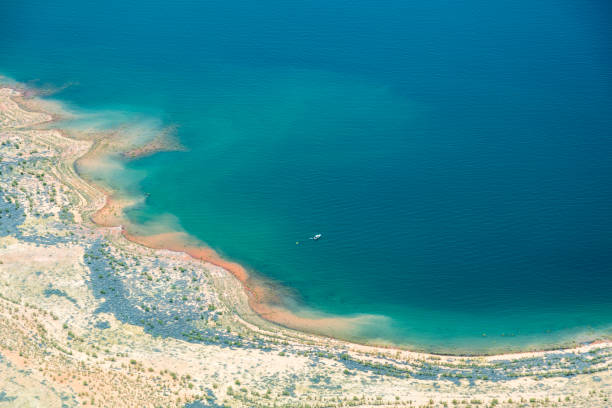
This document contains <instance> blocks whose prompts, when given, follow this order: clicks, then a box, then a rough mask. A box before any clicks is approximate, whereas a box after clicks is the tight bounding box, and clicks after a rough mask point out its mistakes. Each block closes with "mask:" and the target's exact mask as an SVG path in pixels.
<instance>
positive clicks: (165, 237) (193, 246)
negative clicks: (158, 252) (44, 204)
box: [92, 192, 367, 335]
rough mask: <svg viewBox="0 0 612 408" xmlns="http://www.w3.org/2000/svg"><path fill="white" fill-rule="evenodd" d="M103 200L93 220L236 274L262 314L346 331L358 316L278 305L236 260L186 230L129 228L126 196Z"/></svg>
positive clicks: (310, 327) (323, 330)
mask: <svg viewBox="0 0 612 408" xmlns="http://www.w3.org/2000/svg"><path fill="white" fill-rule="evenodd" d="M106 197H107V199H106V204H105V205H104V207H102V208H101V209H100V210H99V211H98V212H96V213H95V214H94V215H93V216H92V220H93V221H94V222H95V223H96V224H98V225H100V226H105V227H117V226H121V233H122V235H123V236H124V237H125V238H126V239H128V240H130V241H132V242H135V243H137V244H140V245H143V246H146V247H148V248H152V249H167V250H170V251H174V252H183V253H186V254H188V255H189V256H191V257H192V258H194V259H197V260H200V261H202V262H206V263H210V264H213V265H216V266H218V267H220V268H223V269H225V270H226V271H228V272H230V273H231V274H232V275H233V276H235V277H236V278H237V279H238V280H239V281H240V282H241V283H242V286H243V288H244V290H245V291H246V293H247V295H248V300H249V302H248V303H249V307H250V308H251V309H252V310H253V311H254V312H255V313H257V314H258V315H259V316H261V317H262V318H264V319H266V320H268V321H270V322H273V323H276V324H279V325H282V326H285V327H288V328H292V329H298V330H306V331H309V332H314V333H318V334H325V335H329V334H330V333H347V332H348V331H349V330H350V329H351V328H353V327H354V326H355V325H357V324H358V323H359V321H360V320H361V319H364V318H367V317H365V316H362V317H354V318H345V317H342V318H340V317H322V316H316V317H314V316H313V317H305V316H298V315H296V314H295V313H293V312H292V311H290V310H288V309H286V308H285V307H283V306H282V305H281V299H280V298H279V296H278V295H277V294H276V293H275V292H273V291H272V290H271V287H270V285H266V284H265V282H264V281H263V280H261V279H258V278H255V277H253V276H252V275H251V274H249V273H248V271H247V270H246V269H245V268H244V267H243V266H242V265H240V264H239V263H236V262H232V261H229V260H226V259H223V258H222V257H221V256H220V255H219V254H218V253H217V252H216V251H215V250H214V249H212V248H210V247H207V246H206V245H205V244H203V243H199V242H195V241H196V240H195V239H194V238H193V237H191V236H189V235H188V234H187V233H185V232H181V231H174V232H162V233H156V234H149V235H144V234H137V233H133V232H130V229H133V228H136V229H137V227H131V226H130V224H129V222H128V221H127V220H126V219H125V218H124V217H123V216H122V213H123V210H124V209H125V208H126V207H127V206H129V205H130V203H131V201H130V200H129V199H120V198H119V199H117V198H114V197H113V196H112V195H111V194H109V193H108V192H107V196H106Z"/></svg>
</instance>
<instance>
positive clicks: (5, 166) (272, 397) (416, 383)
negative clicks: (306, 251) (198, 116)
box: [0, 80, 612, 407]
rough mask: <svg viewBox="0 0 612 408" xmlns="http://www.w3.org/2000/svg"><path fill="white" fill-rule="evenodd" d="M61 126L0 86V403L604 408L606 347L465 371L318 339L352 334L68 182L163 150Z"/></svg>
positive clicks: (37, 105) (158, 142) (90, 188)
mask: <svg viewBox="0 0 612 408" xmlns="http://www.w3.org/2000/svg"><path fill="white" fill-rule="evenodd" d="M61 115H62V108H61V106H58V105H55V104H54V103H53V102H52V101H48V100H42V99H39V98H38V97H37V96H35V95H34V92H30V91H28V90H26V88H25V87H24V86H22V85H20V84H11V85H10V86H9V85H2V81H1V80H0V158H1V161H0V171H1V174H0V188H1V190H0V215H1V217H2V218H1V219H0V221H1V223H0V407H1V406H24V407H27V406H49V407H55V406H70V407H72V406H83V405H93V406H107V407H118V406H126V407H132V406H147V407H149V406H150V407H157V406H164V407H165V406H177V407H182V406H185V405H186V404H193V403H195V402H199V403H201V404H202V405H193V406H212V407H216V406H230V407H241V406H245V407H256V406H257V407H259V406H261V407H264V406H277V407H281V406H283V407H285V406H286V407H306V406H310V407H340V406H361V407H368V406H413V407H417V406H428V407H434V406H436V407H442V406H445V407H448V406H461V407H467V406H471V407H478V406H481V407H484V406H487V407H493V406H502V407H523V406H530V407H532V406H533V407H537V406H542V407H544V406H557V407H578V406H584V407H608V406H610V402H609V398H610V391H611V390H612V375H611V371H610V364H611V363H612V344H611V343H610V342H608V341H607V340H599V341H594V342H593V341H592V340H593V339H591V338H588V339H585V340H589V342H588V343H586V342H585V343H580V341H582V339H576V344H575V345H573V346H572V347H570V348H566V349H557V350H549V351H529V352H523V353H513V354H503V355H493V356H472V357H471V356H440V355H432V354H426V353H418V352H413V351H410V350H406V349H398V348H393V347H374V346H367V345H359V344H354V343H350V342H346V341H341V340H337V339H333V338H329V337H323V336H319V335H317V334H316V333H317V332H318V331H319V330H320V328H321V327H325V328H326V330H324V331H325V332H326V333H329V328H334V330H338V331H339V332H343V331H350V330H351V326H352V324H354V322H353V321H352V319H351V318H348V319H345V318H335V317H327V316H298V315H296V314H294V313H291V312H290V311H288V310H286V309H285V308H283V307H282V306H281V305H280V303H279V302H278V299H276V298H275V294H274V293H273V292H271V291H269V290H268V288H267V287H266V285H265V284H262V283H261V282H259V281H258V278H257V277H252V276H250V275H249V273H248V272H247V271H246V270H245V269H244V268H243V267H242V266H240V265H238V264H236V263H234V262H230V261H227V260H224V259H222V258H221V257H220V256H219V255H218V254H216V253H215V252H214V251H213V250H212V249H210V248H207V247H206V246H204V245H200V244H199V243H195V244H193V245H192V244H191V243H192V242H194V240H193V238H191V237H189V236H187V235H186V234H185V233H183V232H180V231H178V232H175V231H167V230H163V228H162V230H160V231H157V233H151V234H142V235H141V234H138V233H136V232H134V231H137V230H138V226H131V225H128V224H127V220H126V219H125V217H123V216H122V211H123V209H125V208H126V206H129V205H131V204H132V203H133V202H134V201H133V200H138V198H137V197H136V198H134V197H121V196H116V194H115V193H114V192H112V191H109V190H108V189H105V186H103V185H93V184H92V183H91V181H90V180H86V179H84V178H83V177H82V175H81V174H79V173H77V171H76V169H84V172H85V173H87V171H86V170H87V168H90V169H95V168H96V167H97V166H103V165H105V164H103V163H102V162H103V161H104V157H105V155H107V154H108V152H109V151H110V152H112V154H123V155H124V156H125V157H127V158H134V157H137V156H141V155H149V154H153V153H154V152H156V151H160V150H168V149H180V148H181V147H180V145H179V144H178V142H176V141H173V140H172V139H171V138H170V139H168V140H166V139H164V138H163V137H162V136H160V135H155V136H154V137H153V138H152V139H151V140H139V141H138V143H136V142H133V141H128V142H126V141H125V140H124V139H121V138H113V137H112V136H110V137H109V135H108V134H104V135H81V136H83V137H75V135H74V134H71V133H70V132H64V131H62V130H61V129H57V128H56V127H55V126H51V124H52V123H54V120H55V119H57V118H58V117H60V116H61ZM167 134H168V135H170V136H171V134H172V131H171V130H167ZM79 171H80V170H79ZM85 178H86V177H85ZM150 229H151V230H152V231H154V230H155V226H153V227H152V228H150ZM277 304H278V305H279V306H278V307H276V306H275V305H277ZM371 318H376V317H371V316H363V317H355V318H354V319H371ZM297 327H299V328H306V329H307V331H308V332H309V333H306V332H303V331H297V330H293V329H291V328H297Z"/></svg>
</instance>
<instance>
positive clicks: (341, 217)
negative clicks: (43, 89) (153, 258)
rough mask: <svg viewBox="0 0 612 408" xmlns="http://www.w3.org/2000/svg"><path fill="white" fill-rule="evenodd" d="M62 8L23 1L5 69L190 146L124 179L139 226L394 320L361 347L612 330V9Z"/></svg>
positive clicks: (493, 342)
mask: <svg viewBox="0 0 612 408" xmlns="http://www.w3.org/2000/svg"><path fill="white" fill-rule="evenodd" d="M46 3H47V2H42V1H40V2H39V1H31V2H17V1H11V0H9V1H8V2H3V4H2V5H1V6H0V15H1V16H3V17H0V18H1V19H2V21H1V24H0V38H2V41H0V72H2V73H5V74H7V75H9V76H11V77H13V78H16V79H18V80H24V81H25V80H31V79H40V81H38V82H36V83H35V85H37V86H41V85H43V86H44V85H45V84H52V85H54V86H61V85H62V84H65V83H72V82H74V83H76V84H74V85H72V86H70V87H68V88H67V89H65V90H64V91H62V92H61V93H60V94H58V95H57V97H59V98H61V99H63V100H65V101H68V102H69V103H71V104H73V105H74V106H76V107H78V108H79V109H85V110H86V111H87V112H88V113H90V114H91V113H92V112H109V111H113V112H118V111H119V112H123V113H122V114H121V115H117V116H112V117H110V118H109V116H107V115H106V114H102V115H101V117H96V116H95V115H94V116H93V118H92V117H89V118H90V121H91V122H85V123H94V122H95V124H96V126H100V127H108V126H111V125H113V124H115V122H117V123H119V122H125V121H128V122H129V121H133V122H135V123H138V124H139V125H133V127H132V129H142V130H139V131H142V132H155V131H156V130H157V129H159V128H162V127H163V126H166V125H174V124H176V125H178V131H177V135H178V137H179V138H180V140H181V142H182V143H183V145H185V146H186V147H187V148H188V151H186V152H171V153H159V154H156V155H154V156H151V157H146V158H143V159H140V160H137V161H134V162H131V163H129V165H128V166H129V169H130V170H132V172H131V173H122V172H120V174H122V177H123V180H121V183H118V181H117V179H115V183H116V185H119V184H120V185H121V187H122V188H124V189H127V190H130V191H131V192H140V193H142V192H146V193H148V194H150V195H149V196H148V197H147V200H146V203H145V204H144V205H143V206H140V207H138V208H134V209H132V210H130V211H129V213H128V215H129V217H130V218H131V219H132V220H133V221H135V222H140V223H144V222H147V221H151V220H156V219H158V218H159V217H160V215H162V214H171V215H173V216H174V217H176V218H175V220H176V222H177V223H179V224H180V225H181V226H182V228H184V229H185V230H186V231H188V232H189V233H191V234H193V235H195V236H196V237H198V238H199V239H201V240H202V241H204V242H206V243H207V244H209V245H210V246H212V247H213V248H214V249H216V250H217V251H218V252H219V253H221V254H223V255H225V256H227V257H228V258H230V259H233V260H237V261H239V262H241V263H242V264H244V265H245V266H246V267H247V268H249V269H251V270H253V271H255V272H256V273H257V274H259V275H261V276H263V277H265V278H267V279H269V280H270V281H272V282H274V283H277V284H279V285H281V286H282V288H283V290H282V293H283V294H284V295H285V296H287V297H289V298H290V301H289V302H288V305H289V306H290V307H291V308H294V309H297V310H298V311H299V310H303V309H312V310H315V311H320V312H324V313H328V314H332V315H341V316H353V315H355V314H371V315H380V316H386V317H387V318H386V319H374V320H372V321H371V323H369V324H368V323H364V324H362V325H360V326H359V327H358V328H356V329H355V330H353V331H351V332H350V333H343V335H344V336H346V337H349V338H351V339H355V340H362V341H372V340H377V341H379V342H395V343H401V344H406V345H410V346H412V347H417V348H423V349H427V350H433V351H461V352H485V351H492V350H500V349H503V350H507V349H515V348H523V347H528V346H532V345H535V346H548V345H552V344H558V343H560V342H563V341H565V340H567V339H570V338H579V339H586V338H589V337H593V336H595V334H596V333H607V332H608V330H609V327H610V324H611V323H612V298H610V296H609V294H610V290H611V289H612V274H611V273H610V272H611V271H612V217H611V215H612V214H611V211H610V202H612V161H611V160H610V157H612V141H611V140H610V129H611V128H612V126H611V125H612V92H611V91H612V89H611V85H612V80H611V75H610V74H611V73H612V59H611V53H610V40H609V38H612V36H611V35H610V34H611V33H610V29H609V18H610V16H611V14H610V9H609V5H607V4H606V3H605V2H603V1H601V2H599V1H590V2H582V4H575V2H571V1H562V2H559V1H555V2H553V1H545V2H539V3H538V4H537V5H534V4H532V2H528V1H520V0H516V1H502V2H496V3H495V4H492V3H491V2H485V1H472V2H469V3H467V4H466V3H461V4H459V3H457V4H455V3H449V2H445V1H441V0H440V1H428V2H403V1H402V2H400V1H390V2H385V3H384V4H381V3H380V2H373V1H364V0H361V1H358V2H352V3H351V6H350V7H347V5H346V3H343V2H337V1H331V2H330V1H325V2H322V1H315V2H309V3H308V4H307V5H306V4H302V3H295V2H265V3H261V2H251V1H239V2H207V3H205V4H200V2H196V1H182V2H179V3H177V4H173V5H169V4H166V3H167V2H161V1H148V2H143V1H135V0H131V1H122V2H110V3H108V4H107V5H104V6H102V5H99V6H86V5H83V4H81V2H76V1H67V0H65V1H60V2H54V3H53V4H46ZM138 126H141V127H138ZM113 174H115V173H113ZM126 175H128V176H129V179H127V178H126V177H125V176H126ZM315 233H322V234H323V235H324V237H323V239H321V240H319V241H317V242H313V241H311V240H309V239H308V237H310V236H312V235H313V234H315ZM296 242H299V244H296ZM579 333H580V334H581V335H580V336H578V337H576V336H577V335H578V334H579Z"/></svg>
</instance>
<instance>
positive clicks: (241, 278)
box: [0, 85, 612, 357]
mask: <svg viewBox="0 0 612 408" xmlns="http://www.w3.org/2000/svg"><path fill="white" fill-rule="evenodd" d="M0 87H8V88H10V89H14V90H15V91H17V92H20V93H22V95H21V96H19V97H18V98H21V99H22V100H21V103H23V102H24V101H30V103H27V104H24V105H26V106H25V107H26V108H27V109H33V110H34V111H32V112H30V113H32V114H42V115H47V116H48V117H49V119H48V120H47V121H45V122H43V123H41V124H40V125H43V127H44V126H45V125H49V124H52V123H56V122H58V121H61V120H62V117H63V115H62V114H61V113H60V112H59V111H55V112H45V109H44V106H40V105H41V101H42V104H43V105H44V104H45V103H50V102H48V101H45V100H41V99H40V98H39V97H38V96H37V95H36V91H35V90H31V91H30V93H31V94H30V95H27V94H26V93H25V89H27V88H23V89H21V88H19V87H17V86H15V87H11V86H10V85H7V86H4V85H1V86H0ZM26 95H27V96H26ZM17 103H18V104H19V102H17ZM27 109H26V110H27ZM66 116H69V115H66ZM56 130H57V131H59V132H60V133H62V134H64V135H65V136H66V137H68V138H70V139H73V140H87V141H91V142H92V143H91V145H90V148H89V149H88V150H87V151H86V152H85V153H84V154H83V155H82V156H80V157H79V158H77V160H75V161H74V163H73V169H74V171H75V173H76V174H77V175H78V176H79V177H81V179H82V180H83V181H84V182H85V183H87V184H88V185H89V186H90V187H92V188H94V189H96V190H97V191H98V192H100V193H101V194H102V195H103V196H104V199H105V201H104V203H103V205H102V206H100V207H99V208H98V209H97V210H95V211H94V212H93V213H92V214H91V215H90V216H89V218H90V221H92V222H93V223H94V224H95V225H96V226H98V227H102V228H104V227H106V228H119V231H120V233H121V235H122V236H123V237H124V238H125V239H126V240H128V241H130V242H132V243H135V244H138V245H142V246H144V247H146V248H151V249H158V250H168V251H171V252H176V253H180V254H186V255H188V256H189V257H191V258H192V259H193V260H195V261H198V262H202V263H204V264H206V263H209V264H212V265H215V266H217V267H220V268H222V269H224V270H225V271H227V272H229V273H230V274H231V275H232V276H234V277H235V278H236V280H237V281H238V282H239V283H240V285H241V287H242V289H243V290H244V292H245V295H246V296H247V299H248V306H249V308H250V309H251V311H252V312H254V313H255V314H256V315H257V316H258V317H260V318H262V319H264V320H265V321H267V322H269V323H272V324H274V325H278V326H280V327H282V328H284V329H289V330H294V331H296V332H297V333H301V334H304V335H315V336H321V337H323V338H326V339H330V340H333V341H337V342H341V343H347V344H349V345H356V346H363V347H368V348H374V349H385V350H391V351H393V350H400V351H407V352H410V353H417V354H426V355H430V356H439V357H511V356H517V355H519V356H520V355H526V354H530V353H546V352H549V351H561V350H575V349H579V348H581V347H589V346H591V345H597V344H612V341H611V340H609V339H606V338H605V337H603V338H602V336H601V335H596V336H595V338H594V339H592V340H585V341H582V342H576V341H574V340H568V342H567V343H561V344H559V345H552V346H551V347H538V346H534V347H533V348H531V347H529V346H527V347H528V348H526V349H522V347H517V350H507V351H503V350H500V351H497V350H492V351H491V352H484V353H478V352H476V353H463V352H458V353H453V352H435V351H429V350H427V348H426V347H424V348H423V349H422V350H421V349H420V348H419V347H418V346H413V345H408V344H406V345H402V344H381V343H377V342H376V341H374V342H368V341H363V342H359V341H355V340H347V339H345V338H343V337H342V336H341V335H339V336H335V335H332V334H329V331H330V330H331V328H332V327H333V328H335V329H336V331H338V330H339V331H340V332H342V331H348V330H351V327H353V326H352V325H355V324H359V320H360V319H364V318H365V319H368V318H372V317H375V316H372V315H359V316H357V317H312V318H309V317H303V316H298V315H296V314H295V313H293V312H291V311H290V310H288V309H285V308H283V307H282V305H281V301H280V298H279V296H278V295H277V294H275V293H274V292H273V291H272V290H271V287H270V285H266V284H265V281H263V280H261V279H257V277H254V276H252V275H250V274H249V273H248V272H247V270H246V269H245V268H244V267H242V266H241V265H240V264H238V263H237V262H233V261H228V260H225V259H223V258H222V257H220V256H219V255H218V254H217V253H216V252H215V251H214V250H213V249H211V248H209V247H207V246H206V245H205V244H203V243H201V242H199V241H197V242H196V243H194V244H191V242H193V241H196V240H195V239H194V238H193V237H191V236H189V235H188V234H187V233H185V232H183V231H180V230H177V231H165V232H161V233H156V234H151V235H139V234H136V233H132V232H130V231H129V227H135V226H132V225H130V223H129V222H128V221H127V220H126V219H125V217H124V215H123V211H124V210H125V208H127V207H129V206H131V205H133V204H134V203H135V202H137V200H138V199H137V198H130V199H124V200H123V202H122V200H121V199H116V198H114V195H115V194H116V193H115V192H113V191H111V190H108V189H107V188H106V187H104V186H102V185H100V184H98V183H96V182H95V181H92V180H88V179H87V176H86V175H84V174H83V173H82V172H81V171H79V163H82V162H83V161H87V160H89V161H90V162H93V163H90V164H89V165H90V166H96V165H97V163H100V162H102V161H103V160H104V159H103V157H104V156H105V155H109V154H118V155H120V156H122V157H123V158H124V159H125V160H133V159H136V158H138V157H140V156H147V155H150V154H154V153H156V152H157V151H166V150H169V149H174V148H176V149H182V146H181V145H180V143H179V142H178V141H176V140H174V139H172V140H170V141H169V142H168V143H166V142H165V141H164V140H163V139H161V138H160V135H156V136H154V137H153V138H152V139H151V140H149V141H146V142H145V143H144V144H142V145H140V146H139V145H137V144H136V145H134V144H131V143H132V142H131V141H128V142H125V141H124V142H123V145H122V144H114V145H113V141H112V140H111V141H109V140H107V139H106V137H107V136H108V135H109V134H119V133H120V132H116V133H115V132H114V131H111V132H106V133H105V134H102V135H99V134H96V133H95V132H94V133H92V135H93V137H84V138H82V139H81V138H79V137H78V136H74V133H75V132H74V131H70V132H68V131H65V129H64V130H63V129H61V128H60V129H56ZM71 134H72V135H71ZM90 136H91V135H90ZM126 225H128V226H127V227H126ZM136 227H137V226H136ZM162 228H164V226H162ZM321 327H323V330H321ZM576 337H578V335H575V336H572V338H576Z"/></svg>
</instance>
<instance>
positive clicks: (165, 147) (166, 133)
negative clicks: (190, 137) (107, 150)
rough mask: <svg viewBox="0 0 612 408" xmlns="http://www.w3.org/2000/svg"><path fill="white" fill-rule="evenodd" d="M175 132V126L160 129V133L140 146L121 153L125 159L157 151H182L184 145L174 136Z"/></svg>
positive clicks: (148, 154)
mask: <svg viewBox="0 0 612 408" xmlns="http://www.w3.org/2000/svg"><path fill="white" fill-rule="evenodd" d="M175 132H176V126H168V127H166V128H164V129H162V130H161V131H160V133H159V134H158V135H157V136H155V137H154V138H153V139H151V140H150V141H148V142H146V143H145V144H143V145H141V146H136V147H134V148H132V149H129V150H126V151H124V152H122V154H121V155H122V156H123V157H125V158H127V159H137V158H140V157H146V156H150V155H152V154H155V153H158V152H175V151H184V150H185V147H184V146H183V145H182V144H181V143H180V142H179V140H178V139H177V138H176V136H175Z"/></svg>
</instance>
